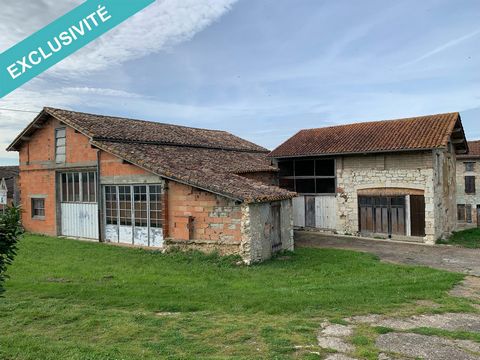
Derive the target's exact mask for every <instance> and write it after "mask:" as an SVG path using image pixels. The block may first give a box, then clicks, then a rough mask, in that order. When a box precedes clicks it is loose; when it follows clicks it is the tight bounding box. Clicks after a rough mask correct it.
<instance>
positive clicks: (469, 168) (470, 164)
mask: <svg viewBox="0 0 480 360" xmlns="http://www.w3.org/2000/svg"><path fill="white" fill-rule="evenodd" d="M465 171H475V163H474V162H466V163H465Z"/></svg>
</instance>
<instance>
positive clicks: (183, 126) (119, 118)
mask: <svg viewBox="0 0 480 360" xmlns="http://www.w3.org/2000/svg"><path fill="white" fill-rule="evenodd" d="M43 110H45V111H47V112H48V111H49V110H50V111H67V112H71V113H75V114H82V115H88V116H102V117H106V118H112V119H118V120H128V121H137V122H142V123H147V124H159V125H166V126H175V127H180V128H184V129H192V130H204V131H211V132H216V133H219V132H221V133H227V134H231V135H233V134H232V133H230V132H228V131H226V130H216V129H206V128H200V127H193V126H185V125H177V124H169V123H165V122H159V121H153V120H142V119H133V118H128V117H121V116H112V115H103V114H94V113H88V112H84V111H75V110H68V109H60V108H54V107H48V106H46V107H44V108H43Z"/></svg>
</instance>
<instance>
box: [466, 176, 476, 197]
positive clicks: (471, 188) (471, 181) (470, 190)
mask: <svg viewBox="0 0 480 360" xmlns="http://www.w3.org/2000/svg"><path fill="white" fill-rule="evenodd" d="M465 193H467V194H475V176H465Z"/></svg>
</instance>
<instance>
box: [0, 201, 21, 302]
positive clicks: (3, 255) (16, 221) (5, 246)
mask: <svg viewBox="0 0 480 360" xmlns="http://www.w3.org/2000/svg"><path fill="white" fill-rule="evenodd" d="M21 234H22V227H21V224H20V209H19V208H17V207H13V206H10V207H7V209H6V210H5V213H0V295H1V294H2V293H3V292H4V291H5V290H4V289H3V284H4V282H5V280H6V278H7V275H6V274H5V271H6V270H7V266H8V265H11V264H12V262H13V259H14V257H15V255H16V254H17V241H18V239H19V237H20V235H21Z"/></svg>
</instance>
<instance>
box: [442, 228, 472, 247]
mask: <svg viewBox="0 0 480 360" xmlns="http://www.w3.org/2000/svg"><path fill="white" fill-rule="evenodd" d="M438 243H439V244H449V245H458V246H463V247H466V248H470V249H480V228H473V229H468V230H463V231H458V232H454V233H453V235H452V236H450V237H449V238H448V240H439V241H438Z"/></svg>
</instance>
